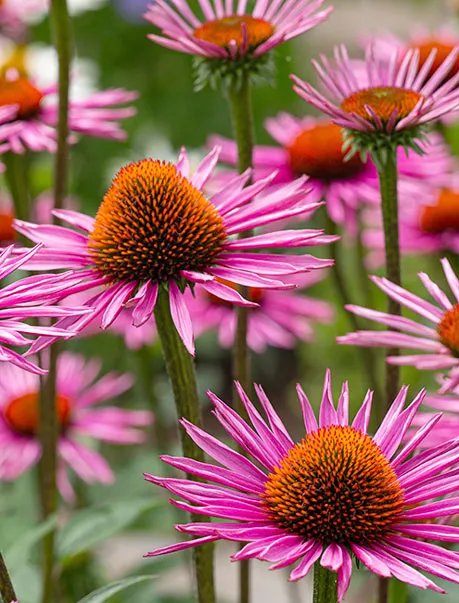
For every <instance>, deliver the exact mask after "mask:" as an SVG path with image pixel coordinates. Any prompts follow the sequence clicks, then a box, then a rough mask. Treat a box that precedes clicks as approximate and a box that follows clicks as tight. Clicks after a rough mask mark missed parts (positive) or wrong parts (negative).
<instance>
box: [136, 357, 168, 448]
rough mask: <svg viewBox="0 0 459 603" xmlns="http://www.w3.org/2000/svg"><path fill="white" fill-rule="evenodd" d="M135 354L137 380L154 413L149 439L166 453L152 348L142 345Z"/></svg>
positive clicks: (164, 428)
mask: <svg viewBox="0 0 459 603" xmlns="http://www.w3.org/2000/svg"><path fill="white" fill-rule="evenodd" d="M136 356H137V362H136V366H137V373H138V375H139V381H140V383H141V386H142V389H143V391H144V396H145V397H146V399H147V402H148V405H149V407H150V410H151V411H152V412H153V414H154V421H153V425H152V428H151V436H152V437H151V439H152V441H153V442H154V444H155V445H156V448H157V449H158V450H159V451H160V452H161V454H166V453H167V452H168V451H169V440H168V437H167V423H166V421H164V413H162V412H161V408H160V405H159V401H158V397H157V396H156V393H155V377H156V374H157V371H156V368H155V367H154V363H155V355H154V353H153V348H152V347H151V346H148V345H144V346H142V347H141V348H140V349H139V350H137V352H136ZM153 442H152V443H153Z"/></svg>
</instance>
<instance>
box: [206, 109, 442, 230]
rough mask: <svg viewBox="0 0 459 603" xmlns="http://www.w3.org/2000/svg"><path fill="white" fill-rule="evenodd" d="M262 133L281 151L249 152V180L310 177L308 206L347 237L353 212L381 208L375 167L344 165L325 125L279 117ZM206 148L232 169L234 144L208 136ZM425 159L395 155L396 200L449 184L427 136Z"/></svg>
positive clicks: (333, 132)
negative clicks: (322, 210)
mask: <svg viewBox="0 0 459 603" xmlns="http://www.w3.org/2000/svg"><path fill="white" fill-rule="evenodd" d="M265 128H266V130H267V131H268V133H269V134H270V135H271V137H272V138H273V139H274V140H275V141H276V142H278V143H279V145H280V146H262V145H257V146H255V148H254V156H253V160H254V180H258V179H260V178H266V176H268V175H269V174H271V172H272V171H273V170H277V176H276V178H275V180H274V183H286V182H291V181H292V180H294V179H295V178H297V177H298V176H301V175H306V176H309V180H308V185H309V186H310V187H311V192H310V193H309V199H310V200H311V201H321V200H322V199H323V200H324V201H325V202H326V205H325V207H326V209H327V212H328V214H329V216H330V218H331V219H332V220H333V221H334V222H335V223H336V224H340V225H341V226H342V227H344V228H345V229H346V231H347V232H348V233H349V234H351V236H353V235H355V234H356V231H357V228H358V211H359V209H360V208H361V207H362V204H371V205H374V206H378V207H379V205H380V203H381V195H380V190H379V180H378V174H377V171H376V167H375V165H374V164H373V162H372V161H371V160H370V159H369V158H368V159H367V161H366V162H365V163H364V162H363V161H362V160H361V159H360V156H359V155H358V154H357V155H354V156H353V157H352V158H351V159H350V160H348V161H345V160H344V157H345V155H346V153H345V151H343V137H342V133H341V128H340V127H339V126H337V125H336V124H334V123H332V122H331V121H330V120H327V119H323V118H322V119H318V118H315V117H311V116H307V117H302V118H298V117H294V116H293V115H290V114H289V113H280V114H279V115H278V116H276V117H275V118H269V119H267V120H266V122H265ZM209 144H210V145H212V146H213V145H216V144H218V145H220V146H221V147H222V152H221V155H220V161H222V162H224V163H228V164H230V165H237V146H236V143H235V142H234V141H232V140H229V139H227V138H223V137H222V136H211V138H210V139H209ZM420 146H421V148H422V149H423V150H424V152H425V154H424V155H423V156H419V155H418V154H417V153H415V152H414V151H411V150H410V151H409V152H408V154H407V153H405V151H404V150H403V149H399V150H398V173H399V194H400V196H402V197H403V198H413V199H417V200H419V199H420V198H423V197H426V195H427V194H428V193H429V192H431V188H432V187H434V186H435V187H436V186H441V185H442V184H444V183H445V182H446V181H447V178H449V179H451V172H452V169H453V158H452V156H451V153H450V151H449V150H448V148H447V146H446V144H445V143H444V142H443V140H442V138H441V137H440V136H439V135H437V134H431V135H430V136H429V137H428V139H427V140H426V141H424V142H423V143H421V144H420ZM233 175H234V174H233V172H222V173H220V174H217V176H216V182H221V181H225V180H226V179H227V178H229V177H231V176H233Z"/></svg>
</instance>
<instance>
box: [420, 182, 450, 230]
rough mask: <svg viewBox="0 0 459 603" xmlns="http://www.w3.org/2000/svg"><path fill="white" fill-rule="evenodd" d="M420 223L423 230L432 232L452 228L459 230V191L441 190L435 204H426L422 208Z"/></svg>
mask: <svg viewBox="0 0 459 603" xmlns="http://www.w3.org/2000/svg"><path fill="white" fill-rule="evenodd" d="M420 225H421V228H422V230H424V231H425V232H431V233H440V232H444V231H445V230H450V229H451V230H458V231H459V193H458V192H456V191H452V190H450V189H443V190H441V191H440V193H439V195H438V197H437V202H436V203H435V205H426V206H425V207H424V208H423V209H422V213H421V222H420Z"/></svg>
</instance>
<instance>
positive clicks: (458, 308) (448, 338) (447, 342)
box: [437, 304, 459, 358]
mask: <svg viewBox="0 0 459 603" xmlns="http://www.w3.org/2000/svg"><path fill="white" fill-rule="evenodd" d="M437 333H438V335H439V337H440V341H441V342H442V344H443V345H444V346H446V347H447V348H448V349H449V350H450V351H451V353H452V354H453V356H456V357H458V358H459V304H456V305H455V306H453V307H452V308H451V310H448V311H447V312H445V314H444V315H443V318H442V319H441V321H440V323H439V325H438V327H437Z"/></svg>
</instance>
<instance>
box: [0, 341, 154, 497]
mask: <svg viewBox="0 0 459 603" xmlns="http://www.w3.org/2000/svg"><path fill="white" fill-rule="evenodd" d="M99 371H100V363H99V361H95V360H91V361H89V362H88V361H86V360H85V359H84V358H83V357H82V356H77V355H74V354H71V353H69V352H64V353H62V354H61V355H60V356H59V360H58V365H57V381H56V408H57V414H58V419H59V426H60V435H59V442H58V456H59V464H60V467H59V476H58V479H59V488H60V491H61V493H62V495H63V496H64V497H65V498H71V496H72V493H73V490H72V487H71V485H70V482H69V480H68V477H67V469H66V468H67V467H68V468H70V469H72V470H73V471H74V472H75V473H76V474H77V475H78V477H80V478H81V479H82V480H84V481H85V482H87V483H93V482H102V483H111V482H112V481H113V480H114V475H113V473H112V471H111V469H110V467H109V465H108V463H107V462H106V460H105V459H104V458H103V457H102V456H101V455H100V454H99V453H98V452H96V450H94V449H93V448H91V447H89V446H88V445H87V443H86V442H87V439H88V438H90V439H92V440H99V441H103V442H110V443H113V444H137V443H140V442H142V441H144V434H143V432H142V431H141V430H140V429H138V427H143V426H146V425H149V424H150V423H151V421H152V415H151V413H150V412H148V411H139V410H124V409H121V408H119V407H115V406H109V407H104V408H100V409H95V408H94V406H95V405H96V404H99V403H101V402H106V401H107V400H110V399H112V398H114V397H116V396H119V395H120V394H122V393H124V392H125V391H127V390H128V389H129V388H130V387H131V386H132V383H133V378H132V377H131V375H128V374H119V375H118V374H115V373H110V374H107V375H105V376H104V377H101V378H98V379H97V376H98V373H99ZM39 392H40V381H39V378H38V377H37V376H36V375H31V374H30V373H27V372H25V371H23V370H21V369H19V368H16V367H13V366H11V365H6V366H3V367H2V380H1V383H0V440H1V442H2V449H1V451H0V479H2V480H8V481H9V480H14V479H16V478H17V477H19V476H20V475H22V474H23V473H24V472H25V471H27V470H28V469H30V468H31V467H32V466H33V465H35V464H36V463H37V462H38V460H39V458H40V456H41V445H40V441H39V438H38V435H37V433H38V398H39ZM81 439H83V440H86V441H85V443H82V441H80V440H81Z"/></svg>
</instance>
